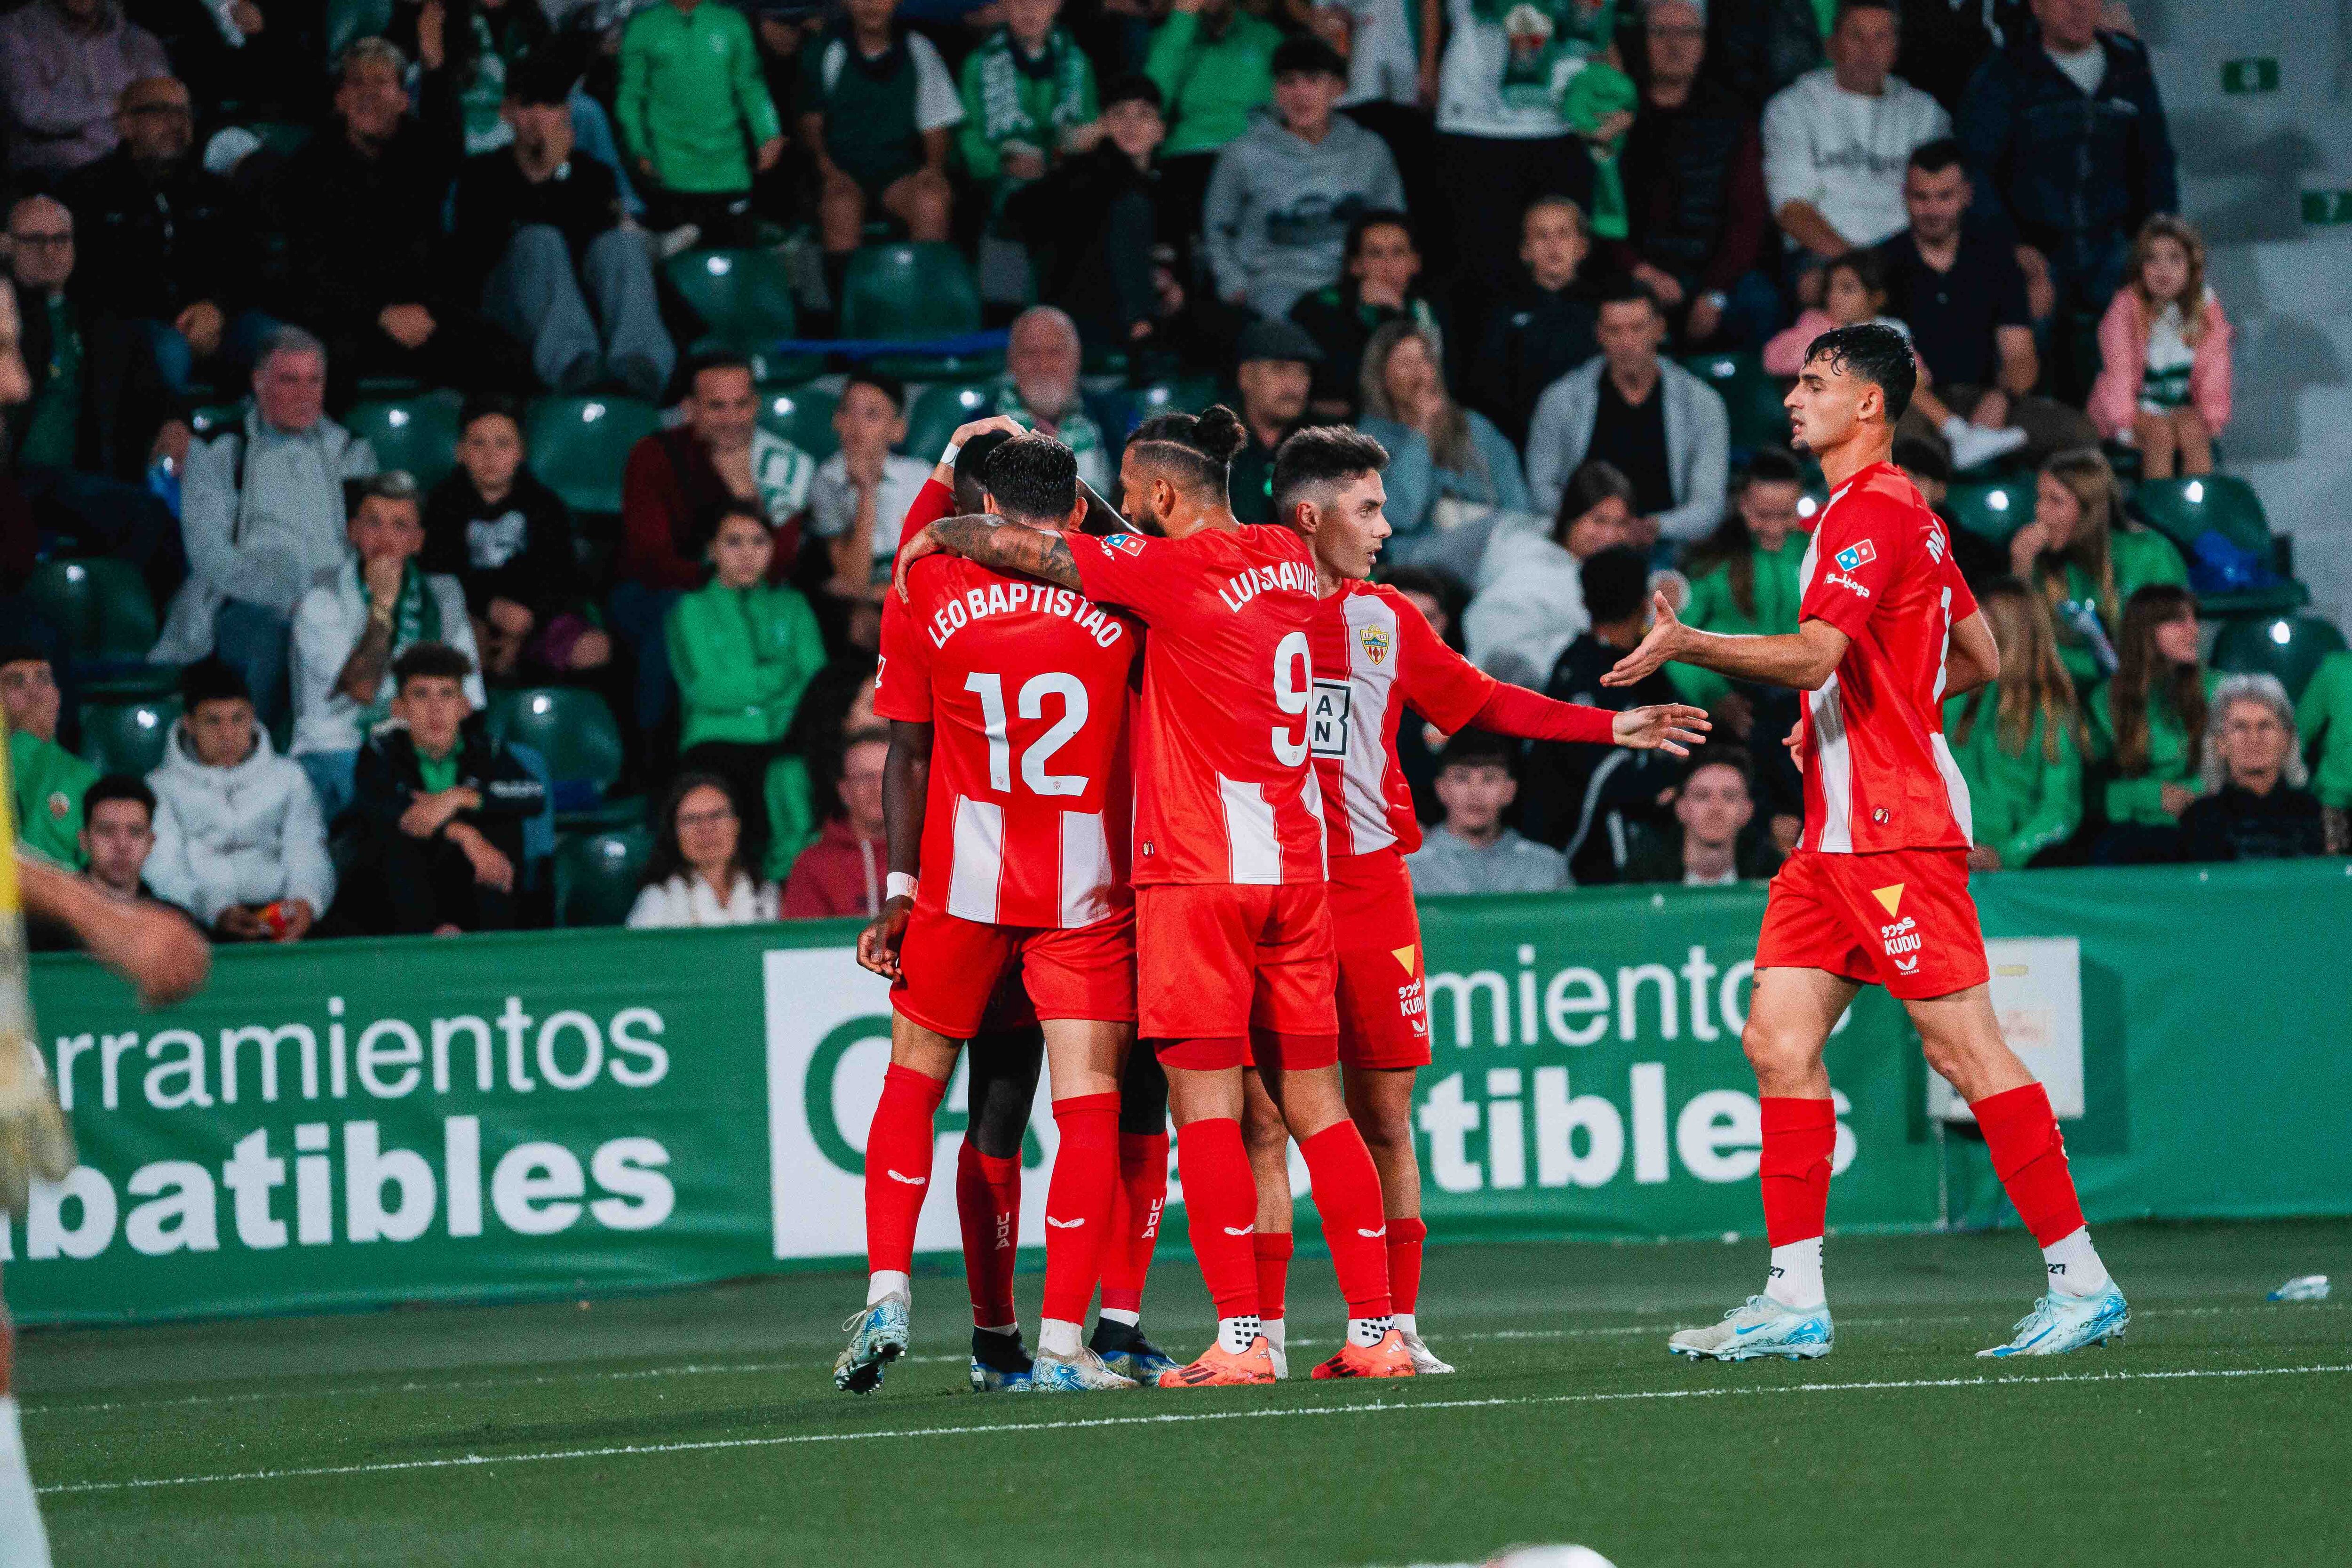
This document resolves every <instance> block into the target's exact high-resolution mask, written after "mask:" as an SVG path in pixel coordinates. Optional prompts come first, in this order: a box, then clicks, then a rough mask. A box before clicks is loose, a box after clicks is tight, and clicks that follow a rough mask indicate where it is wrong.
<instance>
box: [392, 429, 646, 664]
mask: <svg viewBox="0 0 2352 1568" xmlns="http://www.w3.org/2000/svg"><path fill="white" fill-rule="evenodd" d="M457 417H458V431H459V434H458V437H457V467H456V468H452V469H451V470H450V471H449V473H448V475H447V477H446V478H445V479H442V481H441V482H440V483H439V484H437V485H435V486H434V487H433V490H432V493H431V494H430V495H428V496H426V497H425V550H424V553H423V558H422V561H421V563H420V564H421V565H422V566H423V567H424V569H425V571H427V572H442V573H446V574H449V575H451V576H453V577H455V578H457V581H458V583H459V584H462V585H463V586H464V588H465V590H466V608H467V611H468V612H470V613H471V615H472V616H473V620H474V641H475V645H476V646H477V647H479V648H480V650H481V654H482V676H483V679H486V680H490V681H504V680H512V679H516V678H518V677H519V676H520V677H521V678H523V679H536V678H538V677H540V676H542V675H543V676H548V677H551V678H556V679H562V678H564V677H567V676H577V675H583V674H585V673H587V672H589V671H592V670H598V669H602V668H604V667H605V666H606V665H607V664H609V663H611V662H612V658H613V643H612V639H611V638H610V637H607V636H606V635H605V634H604V630H603V629H602V628H601V627H599V626H596V625H595V623H594V622H593V621H591V620H589V619H588V618H587V616H585V615H583V613H582V609H583V605H585V604H586V602H587V592H586V583H585V580H584V579H583V576H582V575H581V572H580V562H579V557H578V556H577V555H576V554H574V553H573V552H572V513H571V511H570V510H568V509H567V508H566V507H565V506H564V504H563V501H562V499H561V498H560V497H558V496H557V495H556V493H555V492H554V491H553V490H551V489H548V488H547V486H546V485H544V484H542V483H541V482H540V479H539V476H538V475H536V474H534V473H532V472H531V471H530V464H529V463H528V462H527V461H526V460H525V456H524V451H523V440H522V415H521V410H520V408H519V407H518V406H517V405H516V404H515V403H514V401H513V399H511V398H508V397H503V396H498V395H477V396H474V397H469V398H467V400H466V405H465V408H464V410H463V412H461V413H460V414H459V415H458V416H457Z"/></svg>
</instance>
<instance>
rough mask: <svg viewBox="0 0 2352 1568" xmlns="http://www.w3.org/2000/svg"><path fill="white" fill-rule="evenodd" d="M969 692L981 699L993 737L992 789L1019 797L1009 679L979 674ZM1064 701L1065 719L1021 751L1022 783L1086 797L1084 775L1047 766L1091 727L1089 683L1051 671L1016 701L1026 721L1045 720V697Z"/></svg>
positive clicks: (968, 679) (968, 681) (1041, 791)
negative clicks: (1008, 724) (1009, 714)
mask: <svg viewBox="0 0 2352 1568" xmlns="http://www.w3.org/2000/svg"><path fill="white" fill-rule="evenodd" d="M963 689H965V690H966V691H969V692H971V693H972V694H973V695H974V696H976V697H978V698H979V699H980V716H981V721H982V728H983V729H984V730H985V731H987V734H988V787H989V788H991V789H992V790H998V791H1002V792H1003V793H1004V794H1006V795H1010V794H1012V793H1013V743H1012V740H1011V737H1010V735H1009V734H1008V733H1007V729H1006V717H1005V711H1004V679H1003V677H1002V676H998V675H989V674H982V673H981V672H979V671H976V670H975V671H974V672H973V673H971V674H970V675H967V676H965V677H964V681H963ZM1048 697H1059V698H1060V699H1061V700H1062V717H1061V718H1060V720H1059V721H1056V722H1055V725H1054V727H1053V728H1052V729H1050V730H1048V731H1045V733H1044V734H1042V735H1040V736H1038V737H1037V739H1036V741H1035V742H1034V743H1032V744H1031V745H1030V746H1029V748H1028V749H1027V750H1025V751H1024V752H1022V753H1021V782H1022V783H1023V784H1027V785H1028V786H1029V788H1030V791H1031V793H1033V794H1035V795H1084V794H1085V793H1086V789H1087V778H1086V775H1085V774H1084V773H1047V772H1046V771H1045V764H1046V763H1050V762H1052V761H1053V760H1054V753H1055V752H1058V751H1060V750H1061V749H1062V748H1063V747H1064V746H1066V745H1068V744H1069V743H1070V740H1071V737H1073V736H1075V735H1076V733H1077V732H1078V731H1080V730H1083V729H1085V728H1086V725H1087V688H1086V683H1085V682H1084V681H1082V680H1080V679H1078V678H1077V677H1076V676H1075V675H1066V674H1064V673H1063V672H1062V671H1060V670H1048V671H1047V672H1046V673H1045V674H1044V675H1034V676H1032V677H1030V678H1029V681H1028V683H1027V684H1026V685H1024V686H1023V687H1022V688H1021V694H1020V696H1019V697H1018V698H1016V699H1015V701H1016V702H1017V703H1018V704H1019V707H1020V710H1021V717H1023V718H1024V719H1042V718H1044V717H1045V699H1046V698H1048Z"/></svg>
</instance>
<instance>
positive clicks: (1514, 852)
mask: <svg viewBox="0 0 2352 1568" xmlns="http://www.w3.org/2000/svg"><path fill="white" fill-rule="evenodd" d="M1512 760H1513V752H1512V743H1511V742H1508V741H1506V740H1504V739H1503V738H1502V737H1501V736H1500V735H1490V734H1488V733H1486V731H1483V730H1465V731H1463V732H1462V733H1461V734H1459V735H1456V736H1454V739H1453V741H1452V742H1450V743H1448V744H1447V746H1446V748H1445V752H1444V755H1443V756H1442V757H1441V758H1439V760H1438V764H1437V798H1438V800H1439V801H1440V802H1442V803H1443V804H1444V806H1445V820H1444V822H1442V823H1440V824H1438V825H1437V826H1435V827H1433V828H1431V829H1430V830H1429V836H1428V837H1425V838H1423V840H1422V841H1421V847H1420V848H1418V849H1416V850H1414V851H1413V852H1412V854H1411V855H1408V856H1406V857H1405V862H1404V863H1405V864H1406V865H1407V866H1408V867H1410V868H1412V887H1413V891H1415V892H1417V893H1549V892H1552V891H1554V890H1555V889H1560V888H1565V887H1567V886H1569V878H1568V858H1567V857H1566V856H1563V855H1562V854H1560V852H1559V850H1557V849H1547V848H1546V847H1543V846H1542V845H1540V844H1538V843H1536V842H1534V841H1533V840H1532V839H1528V838H1525V837H1520V835H1519V834H1518V833H1517V832H1516V831H1515V830H1513V829H1511V828H1508V827H1506V826H1503V815H1504V813H1506V812H1507V811H1509V810H1510V809H1511V803H1512V802H1513V801H1515V800H1517V798H1518V794H1519V782H1518V779H1517V776H1516V775H1515V774H1514V773H1513V772H1512V769H1511V763H1512Z"/></svg>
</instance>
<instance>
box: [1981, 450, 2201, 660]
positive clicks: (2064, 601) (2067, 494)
mask: <svg viewBox="0 0 2352 1568" xmlns="http://www.w3.org/2000/svg"><path fill="white" fill-rule="evenodd" d="M2009 563H2010V570H2011V572H2013V573H2015V574H2017V575H2018V576H2019V577H2021V578H2022V579H2024V580H2025V581H2026V582H2028V583H2031V584H2033V585H2034V586H2036V587H2037V588H2039V589H2041V590H2042V594H2043V595H2045V596H2046V597H2047V598H2048V599H2049V601H2050V608H2051V614H2052V618H2053V622H2054V624H2055V625H2056V626H2057V628H2058V657H2059V658H2061V659H2063V660H2064V661H2065V665H2066V673H2068V674H2069V675H2071V676H2073V677H2074V681H2075V684H2076V685H2078V686H2084V687H2087V686H2089V685H2090V684H2091V683H2092V682H2093V681H2095V680H2098V679H2101V678H2102V677H2104V676H2106V675H2108V674H2110V673H2112V672H2113V671H2114V670H2115V668H2116V659H2117V658H2118V657H2119V655H2118V654H2117V652H2116V650H2115V648H2114V646H2113V645H2114V642H2115V640H2116V635H2117V633H2118V631H2119V629H2120V628H2119V626H2118V622H2119V620H2120V618H2121V616H2122V614H2123V606H2124V605H2126V604H2128V603H2130V601H2131V596H2132V595H2134V594H2136V593H2137V592H2138V591H2139V590H2140V589H2142V588H2144V587H2146V586H2147V585H2148V584H2157V583H2163V584H2172V585H2174V586H2176V587H2185V586H2186V585H2187V584H2188V582H2189V568H2188V566H2187V564H2186V563H2183V562H2182V561H2181V559H2180V552H2179V551H2178V550H2176V549H2174V548H2173V546H2172V541H2170V540H2168V539H2167V538H2165V537H2164V535H2162V534H2160V533H2158V532H2157V531H2154V530H2153V529H2147V528H2142V527H2140V526H2139V525H2138V524H2137V523H2135V522H2133V521H2130V520H2129V519H2127V518H2126V517H2125V516H2124V492H2123V487H2122V486H2121V485H2118V484H2117V483H2116V471H2115V470H2114V469H2113V468H2109V467H2108V466H2107V459H2106V458H2105V457H2103V456H2101V455H2100V453H2099V451H2098V449H2097V448H2096V447H2076V448H2074V450H2073V451H2069V452H2061V453H2059V454H2058V455H2057V456H2056V457H2054V458H2051V459H2050V461H2048V462H2047V463H2045V464H2043V465H2042V477H2041V479H2040V480H2039V481H2038V483H2037V484H2036V486H2035V489H2034V496H2033V521H2032V522H2029V523H2027V524H2026V525H2025V526H2024V527H2023V528H2021V529H2019V530H2018V531H2017V532H2016V534H2015V536H2014V537H2012V538H2011V540H2010V542H2009Z"/></svg>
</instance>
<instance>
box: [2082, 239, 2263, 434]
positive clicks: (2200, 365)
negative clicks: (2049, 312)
mask: <svg viewBox="0 0 2352 1568" xmlns="http://www.w3.org/2000/svg"><path fill="white" fill-rule="evenodd" d="M2230 335H2231V329H2230V320H2229V318H2228V317H2227V316H2224V315H2223V314H2222V313H2221V297H2220V296H2219V295H2217V294H2215V293H2214V292H2213V290H2212V289H2210V287H2208V286H2207V284H2206V282H2205V241H2204V240H2203V238H2202V237H2200V236H2199V235H2198V233H2197V231H2196V230H2195V229H2194V228H2192V227H2190V226H2189V225H2188V224H2187V223H2185V222H2183V221H2182V220H2181V219H2179V218H2177V217H2174V216H2170V215H2169V214H2165V213H2159V214H2158V215H2157V216H2154V217H2151V218H2149V219H2148V220H2147V223H2146V224H2144V225H2142V226H2141V227H2140V231H2139V237H2138V238H2137V239H2136V240H2134V241H2133V242H2132V251H2131V259H2130V260H2129V261H2128V262H2127V263H2126V265H2125V268H2124V286H2123V287H2122V288H2120V289H2116V297H2115V299H2114V300H2112V301H2111V302H2110V303H2109V304H2108V306H2107V313H2106V315H2105V318H2104V319H2102V320H2101V321H2100V322H2099V359H2100V364H2101V368H2100V371H2099V379H2098V381H2097V383H2096V384H2094V385H2093V386H2092V388H2091V402H2090V415H2091V419H2092V422H2093V423H2094V424H2095V425H2097V426H2098V427H2099V434H2100V435H2102V436H2105V437H2107V438H2108V439H2109V440H2112V441H2128V442H2130V443H2132V444H2133V445H2136V446H2137V447H2139V453H2140V471H2141V472H2142V473H2143V474H2145V475H2146V476H2147V478H2149V479H2170V478H2171V477H2173V475H2175V474H2176V473H2179V474H2210V473H2211V472H2212V471H2213V440H2214V437H2217V436H2219V435H2221V431H2222V428H2223V427H2224V426H2227V425H2228V424H2229V423H2230V395H2231V372H2230Z"/></svg>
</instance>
